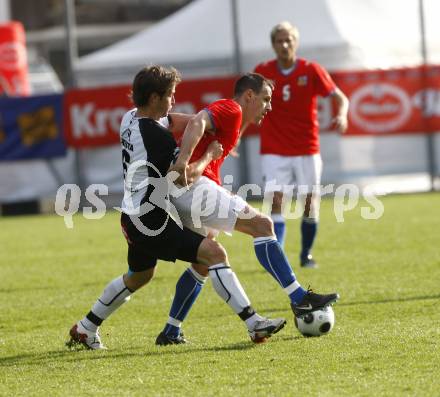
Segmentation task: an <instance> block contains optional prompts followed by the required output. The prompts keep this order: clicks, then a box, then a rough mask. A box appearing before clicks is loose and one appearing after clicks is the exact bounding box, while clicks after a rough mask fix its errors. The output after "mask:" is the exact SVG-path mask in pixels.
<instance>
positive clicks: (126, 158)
mask: <svg viewBox="0 0 440 397" xmlns="http://www.w3.org/2000/svg"><path fill="white" fill-rule="evenodd" d="M128 164H130V154H129V153H128V152H127V151H126V150H125V149H122V169H123V171H124V179H125V175H126V174H127V169H128Z"/></svg>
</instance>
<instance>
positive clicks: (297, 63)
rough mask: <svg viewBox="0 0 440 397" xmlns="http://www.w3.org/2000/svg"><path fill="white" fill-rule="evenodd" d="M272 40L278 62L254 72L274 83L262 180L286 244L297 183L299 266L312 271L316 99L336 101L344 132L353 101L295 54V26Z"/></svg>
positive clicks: (317, 176)
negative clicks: (286, 208)
mask: <svg viewBox="0 0 440 397" xmlns="http://www.w3.org/2000/svg"><path fill="white" fill-rule="evenodd" d="M270 37H271V40H272V46H273V49H274V52H275V54H276V59H273V60H270V61H268V62H264V63H261V64H259V65H258V66H257V67H256V68H255V72H257V73H260V74H262V75H263V76H265V77H267V78H269V79H271V80H272V81H273V82H274V83H275V88H274V92H273V96H272V107H273V110H272V112H271V113H269V114H268V115H267V117H266V118H265V119H264V120H263V123H262V125H261V128H260V132H261V149H260V151H261V155H262V168H263V178H264V180H265V182H266V193H267V192H268V191H270V192H273V193H274V198H273V202H272V220H273V222H274V228H275V233H276V236H277V239H278V241H279V242H280V243H281V244H282V245H283V244H284V238H285V220H284V217H283V215H282V201H283V195H285V196H287V191H288V188H287V186H292V185H293V183H294V182H296V185H297V187H298V197H299V198H300V200H301V202H302V203H303V204H304V214H303V219H302V223H301V236H302V247H301V253H300V263H301V266H303V267H312V268H313V267H316V266H317V265H316V263H315V261H314V259H313V258H312V255H311V249H312V246H313V242H314V240H315V237H316V233H317V229H318V220H319V200H320V192H319V186H320V183H321V173H322V160H321V156H320V154H319V126H318V112H317V97H318V96H322V97H328V96H332V97H334V99H335V103H336V116H335V117H334V119H333V120H332V122H333V126H334V128H335V129H337V130H338V131H339V132H341V133H343V132H345V130H346V128H347V113H348V99H347V97H346V96H345V95H344V94H343V92H342V91H341V90H340V89H339V88H338V87H337V86H336V85H335V83H334V82H333V80H332V78H331V77H330V75H329V74H328V73H327V71H326V70H325V69H324V68H323V67H322V66H320V65H318V64H317V63H315V62H310V61H307V60H305V59H302V58H298V57H297V56H296V50H297V48H298V41H299V32H298V29H297V28H296V27H294V26H292V25H291V24H290V23H289V22H281V23H279V24H277V25H276V26H275V27H274V28H273V29H272V31H271V36H270ZM290 192H292V190H290ZM283 193H284V194H283ZM290 194H292V193H290Z"/></svg>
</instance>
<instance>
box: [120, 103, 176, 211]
mask: <svg viewBox="0 0 440 397" xmlns="http://www.w3.org/2000/svg"><path fill="white" fill-rule="evenodd" d="M136 111H137V109H136V108H134V109H131V110H130V111H128V112H127V113H125V115H124V117H123V118H122V121H121V127H120V131H119V134H120V142H121V150H122V167H123V172H124V198H123V200H122V205H121V208H122V211H123V212H124V213H126V214H128V215H137V214H139V207H140V205H141V204H143V203H144V202H146V201H149V198H148V197H149V194H151V192H152V191H153V190H154V187H153V186H152V183H151V182H152V179H153V178H155V179H156V180H158V179H157V178H162V177H164V176H165V175H166V173H167V171H168V168H169V166H170V164H171V162H172V160H173V159H174V157H175V154H176V151H177V145H176V142H175V140H174V137H173V135H172V134H171V132H170V131H168V130H167V129H166V128H165V127H164V125H167V126H168V125H169V123H168V120H167V118H166V117H164V118H162V119H161V120H160V122H158V121H155V120H152V119H149V118H139V117H137V116H136ZM164 194H166V192H165V193H164ZM164 199H165V197H164ZM149 216H150V217H151V216H153V213H150V215H149Z"/></svg>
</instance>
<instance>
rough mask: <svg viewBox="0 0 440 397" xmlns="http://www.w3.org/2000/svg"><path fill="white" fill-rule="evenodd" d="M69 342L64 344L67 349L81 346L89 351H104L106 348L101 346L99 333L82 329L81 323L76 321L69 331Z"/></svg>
mask: <svg viewBox="0 0 440 397" xmlns="http://www.w3.org/2000/svg"><path fill="white" fill-rule="evenodd" d="M69 334H70V340H69V341H68V342H66V345H67V346H68V347H74V346H75V345H83V346H85V347H86V348H87V349H90V350H106V349H107V348H106V347H105V346H104V345H103V344H102V342H101V337H100V336H99V331H96V332H92V331H89V330H88V329H86V328H84V327H83V325H82V324H81V321H78V322H77V323H76V324H75V325H74V326H73V327H72V328H71V329H70V332H69Z"/></svg>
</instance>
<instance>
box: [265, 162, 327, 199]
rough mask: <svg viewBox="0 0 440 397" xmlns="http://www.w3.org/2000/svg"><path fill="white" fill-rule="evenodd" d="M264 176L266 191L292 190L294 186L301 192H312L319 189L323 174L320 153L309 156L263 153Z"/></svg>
mask: <svg viewBox="0 0 440 397" xmlns="http://www.w3.org/2000/svg"><path fill="white" fill-rule="evenodd" d="M261 157H262V158H261V164H262V168H263V178H264V183H265V191H266V192H287V191H289V190H290V191H292V189H293V186H294V187H295V188H296V189H297V190H298V191H299V192H305V193H312V191H313V186H316V188H315V191H319V185H320V184H321V174H322V160H321V155H320V154H312V155H309V156H278V155H276V154H263V155H262V156H261Z"/></svg>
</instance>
